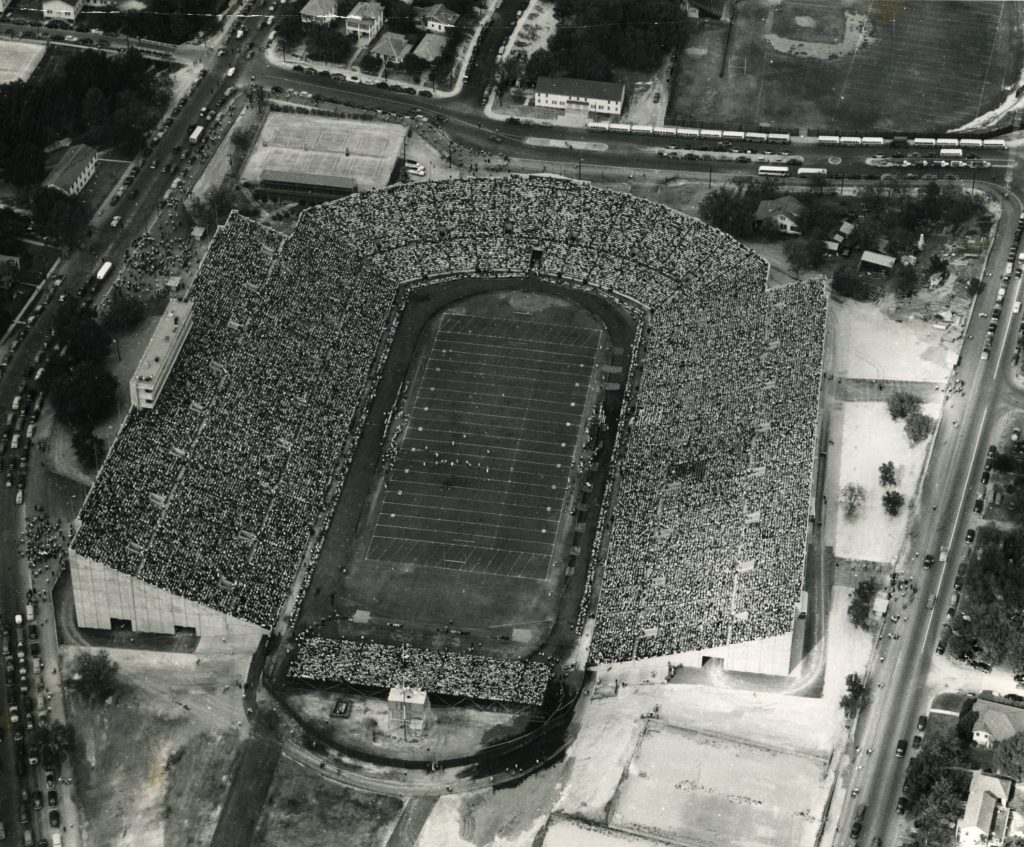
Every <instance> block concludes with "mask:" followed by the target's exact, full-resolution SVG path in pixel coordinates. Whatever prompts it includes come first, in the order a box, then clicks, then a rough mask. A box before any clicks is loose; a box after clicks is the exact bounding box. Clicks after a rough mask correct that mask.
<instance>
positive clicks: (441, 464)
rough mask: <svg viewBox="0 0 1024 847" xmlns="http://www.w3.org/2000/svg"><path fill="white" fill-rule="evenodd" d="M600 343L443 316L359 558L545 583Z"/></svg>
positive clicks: (580, 333)
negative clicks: (363, 553) (364, 554)
mask: <svg viewBox="0 0 1024 847" xmlns="http://www.w3.org/2000/svg"><path fill="white" fill-rule="evenodd" d="M600 339H601V331H600V330H598V329H588V328H577V327H571V326H570V327H567V326H561V325H557V324H555V325H553V324H549V323H543V322H537V321H531V320H529V318H528V316H524V318H523V319H516V318H512V319H508V318H489V317H480V316H476V315H457V314H456V315H445V316H443V317H442V319H441V325H440V327H439V328H438V331H437V335H436V336H435V338H434V342H433V344H432V346H431V349H430V353H429V355H428V357H427V360H426V363H425V365H424V369H423V376H422V381H421V382H420V384H419V387H418V390H417V391H416V396H415V398H414V399H413V400H412V402H411V403H410V404H409V413H410V416H409V418H408V423H407V425H406V426H405V428H404V433H405V434H404V436H403V438H402V442H401V447H400V448H399V451H398V456H397V459H396V461H395V463H394V467H393V470H392V472H391V484H390V486H389V487H388V490H387V494H386V496H385V498H384V502H383V504H382V505H381V508H380V511H379V512H378V514H377V519H376V523H375V526H374V531H373V539H372V541H371V543H370V549H369V553H368V555H367V559H369V560H370V561H379V562H387V563H389V564H398V565H401V564H411V565H412V564H415V565H428V566H430V567H435V568H448V569H451V570H457V571H477V572H483V573H495V574H503V575H507V576H516V577H525V578H528V579H545V578H546V577H547V574H548V567H549V566H550V564H551V556H552V553H553V549H554V544H555V538H556V535H557V529H558V523H559V519H560V517H561V507H562V501H563V498H564V496H565V492H566V488H567V487H568V485H569V483H570V479H571V466H572V458H573V453H574V452H575V451H576V447H577V444H576V442H577V439H578V436H579V433H580V424H581V423H582V421H583V415H584V413H585V412H586V411H587V409H586V405H587V404H586V400H587V393H588V389H589V387H590V377H591V374H592V373H593V370H594V365H595V362H596V356H597V352H598V346H599V342H600Z"/></svg>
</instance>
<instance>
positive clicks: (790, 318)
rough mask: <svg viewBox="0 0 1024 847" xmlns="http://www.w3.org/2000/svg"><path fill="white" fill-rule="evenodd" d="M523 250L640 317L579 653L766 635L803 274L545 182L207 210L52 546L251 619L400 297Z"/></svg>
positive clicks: (315, 516)
mask: <svg viewBox="0 0 1024 847" xmlns="http://www.w3.org/2000/svg"><path fill="white" fill-rule="evenodd" d="M538 257H539V263H540V264H539V270H540V271H541V273H543V274H545V275H546V276H548V277H549V278H553V279H563V280H565V281H566V282H569V281H573V282H575V283H582V284H586V285H590V286H596V287H599V288H602V289H605V290H608V291H613V290H614V291H615V292H616V294H617V295H618V296H620V297H623V298H627V299H628V300H631V301H635V302H637V303H640V304H643V305H644V306H645V307H646V308H648V309H649V310H650V317H649V320H648V329H647V332H646V335H645V341H644V345H643V350H642V351H641V352H640V360H641V362H642V364H643V371H642V379H641V382H640V384H639V388H638V389H637V391H636V392H635V393H634V394H631V395H630V396H629V397H628V400H627V406H628V412H627V413H626V414H624V415H623V423H622V425H621V426H620V432H619V444H618V445H617V447H616V456H617V462H618V465H619V468H618V470H619V472H620V473H619V474H618V476H619V477H620V479H621V482H620V483H619V484H618V486H617V488H616V492H615V498H614V499H613V500H611V501H609V502H608V503H606V504H604V506H603V508H602V510H601V514H602V522H603V539H604V542H605V543H606V544H607V547H608V556H607V560H606V561H605V562H604V575H603V582H602V589H601V592H600V597H599V599H598V607H597V626H596V630H595V634H594V640H593V643H592V654H591V655H592V658H593V659H594V660H595V661H601V662H606V661H613V660H628V659H631V658H634V657H640V656H650V655H661V654H668V653H675V652H680V651H684V650H689V649H695V648H698V647H709V646H714V645H720V644H726V643H734V642H742V641H749V640H751V639H756V638H762V637H765V636H771V635H777V634H780V633H782V632H785V631H787V630H788V629H789V628H790V627H791V625H792V617H793V609H794V603H795V602H796V600H797V597H798V595H799V591H800V587H801V574H802V566H803V547H804V532H805V521H806V516H807V505H808V503H809V497H810V483H811V461H812V440H813V436H814V426H815V421H816V411H817V389H818V377H819V369H820V363H821V348H822V339H823V331H824V326H823V324H824V307H825V298H824V295H823V292H822V290H821V288H820V287H816V286H804V285H797V286H792V287H789V288H786V289H780V290H773V291H766V287H765V283H766V274H767V267H766V265H765V263H764V262H763V260H761V259H760V258H759V257H757V256H756V255H755V254H754V253H752V252H750V251H748V250H747V249H746V248H744V247H742V246H741V245H740V244H738V243H737V242H735V241H733V240H732V239H731V238H729V237H728V236H726V235H724V234H723V233H721V232H719V231H717V230H715V229H712V228H711V227H709V226H707V225H705V224H703V223H702V222H700V221H698V220H696V219H693V218H689V217H686V216H683V215H680V214H677V213H674V212H672V211H670V210H668V209H667V208H665V207H664V206H661V205H658V204H655V203H651V202H648V201H645V200H642V199H638V198H636V197H634V196H631V195H626V194H619V193H615V192H611V191H606V190H602V189H598V188H594V187H591V186H589V185H586V184H582V183H577V182H572V181H569V180H561V179H556V178H508V179H498V180H487V179H482V180H475V179H473V180H458V181H450V182H428V183H419V184H415V185H403V186H394V187H392V188H391V189H388V190H385V191H378V192H369V193H365V194H359V195H353V196H352V197H349V198H346V199H345V200H342V201H338V202H335V203H330V204H326V205H323V206H319V207H316V208H314V209H311V210H309V211H308V212H306V213H305V214H304V215H303V217H302V219H301V221H300V223H299V225H298V228H297V230H296V232H295V233H294V235H293V236H292V237H291V238H289V239H287V240H284V239H282V238H281V237H280V236H279V235H277V234H276V233H274V232H272V231H270V230H267V229H264V228H263V227H260V226H259V225H257V224H254V223H252V222H251V221H249V220H247V219H245V218H242V217H240V216H238V215H233V216H232V218H231V219H230V220H229V222H228V224H227V225H226V226H224V227H223V228H222V229H221V230H220V231H219V233H218V234H217V236H216V238H215V240H214V243H213V245H212V247H211V250H210V252H209V255H208V256H207V258H206V260H205V262H204V265H203V267H202V269H201V271H200V273H199V275H198V277H197V280H196V283H195V286H194V290H193V294H192V297H193V299H194V300H195V303H196V308H195V311H194V325H193V329H192V332H191V334H190V336H189V338H188V340H187V342H186V344H185V347H184V349H183V351H182V354H181V357H180V358H179V361H178V363H177V364H176V366H175V368H174V370H173V372H172V374H171V377H170V379H169V381H168V383H167V385H166V387H165V389H164V392H163V395H162V396H161V398H160V400H159V402H158V404H157V406H156V409H154V410H153V411H152V412H148V413H147V412H142V413H139V412H133V413H132V414H131V416H130V417H129V418H128V420H127V422H126V424H125V426H124V428H123V430H122V432H121V434H120V436H119V438H118V441H117V443H116V444H115V446H114V448H113V450H112V452H111V455H110V457H108V459H107V462H106V463H105V465H104V467H103V469H102V472H101V473H100V475H99V478H98V480H97V483H96V485H95V486H94V488H93V491H92V493H91V494H90V496H89V498H88V501H87V503H86V505H85V507H84V508H83V511H82V515H81V517H82V527H81V529H80V531H79V532H78V535H77V537H76V538H75V540H74V543H73V548H74V549H75V550H76V551H77V552H78V553H79V554H81V555H85V556H88V557H90V558H92V559H94V560H96V561H99V562H102V563H104V564H105V565H108V566H110V567H114V568H117V569H119V570H121V571H124V572H127V573H130V574H133V575H135V576H137V577H139V578H141V579H144V580H146V581H148V582H151V583H154V584H156V585H158V586H160V587H163V588H166V589H168V590H170V591H172V592H174V593H175V594H179V595H183V596H184V597H186V598H189V599H191V600H196V601H198V602H200V603H203V604H205V605H207V606H210V607H213V608H215V609H218V610H221V611H224V612H227V613H229V614H232V615H235V616H238V617H240V618H243V619H245V620H248V621H252V622H254V623H257V624H258V625H260V626H263V627H270V626H271V625H272V624H273V622H274V621H275V619H276V617H277V615H278V612H279V610H280V607H281V604H282V602H283V600H284V598H285V596H286V595H287V593H288V590H289V588H290V586H291V584H292V582H293V580H294V578H295V575H296V571H297V569H298V568H299V566H300V564H301V563H302V561H303V557H304V556H306V557H310V556H313V557H315V555H316V553H317V552H318V544H319V543H320V541H321V538H320V537H319V536H318V533H317V528H318V527H319V526H322V525H323V523H324V521H325V520H326V519H327V518H328V517H329V515H330V512H331V508H332V504H333V501H334V499H335V497H336V495H337V493H338V491H339V490H340V484H339V483H340V481H341V480H343V478H344V473H345V469H346V468H347V466H348V462H349V460H350V456H351V450H352V447H353V445H354V443H355V438H354V436H357V435H358V433H359V431H360V428H361V424H362V420H363V417H364V416H365V411H366V402H367V399H368V397H369V396H370V395H371V394H372V390H373V382H372V379H373V376H374V373H375V371H374V368H375V366H376V365H377V364H378V363H379V361H380V354H381V352H383V351H384V350H385V349H386V347H387V342H388V340H389V338H390V333H391V332H393V329H394V326H395V320H396V311H395V305H396V302H397V301H396V295H397V294H398V292H399V291H400V290H401V288H400V286H401V285H402V284H403V283H406V284H408V283H410V282H416V283H418V282H422V281H423V280H426V279H428V278H430V277H433V276H439V275H445V274H451V273H459V272H461V273H463V274H465V273H467V272H468V273H471V274H474V275H477V276H487V275H489V274H493V275H495V276H498V275H501V276H511V275H522V274H525V273H526V272H527V271H528V270H529V269H530V267H531V264H532V265H533V266H534V267H535V268H536V267H537V262H538ZM593 565H594V563H593V562H591V567H593ZM590 582H591V578H590V577H589V576H588V585H589V584H590ZM304 584H305V585H308V572H307V580H306V581H305V583H304ZM303 590H304V589H303ZM338 643H339V642H329V641H325V640H322V639H321V640H307V641H305V642H304V650H303V653H302V657H303V658H302V660H301V665H300V666H301V667H302V668H303V669H304V673H306V672H308V673H315V669H316V668H324V669H327V670H325V673H327V672H329V673H331V674H336V673H338V672H339V671H338V670H337V669H338V668H353V667H354V665H352V664H351V662H350V661H349V658H350V656H351V655H352V654H351V650H353V649H354V648H348V647H346V648H344V650H342V648H339V647H337V644H338ZM361 649H363V650H367V649H369V645H361ZM390 649H391V648H384V647H380V650H381V651H383V652H381V654H380V655H381V656H382V657H383V656H391V653H390V652H388V651H389V650H390ZM335 654H337V655H336V656H335ZM410 655H413V654H410ZM415 655H416V656H417V657H418V658H417V659H416V661H417V662H423V663H425V664H424V671H423V678H425V679H431V678H435V677H432V676H431V673H432V672H431V671H428V670H426V668H428V667H430V668H436V667H438V665H437V662H441V659H437V658H431V656H433V654H431V651H419V652H417V653H415ZM438 655H440V654H438ZM445 655H446V656H447V659H446V661H449V662H450V661H452V659H451V654H445ZM488 661H494V660H488ZM508 661H510V662H511V664H512V665H513V666H516V667H518V666H520V665H521V664H522V663H521V662H518V661H516V660H508ZM390 662H392V659H391V658H388V659H387V660H386V661H385V660H384V659H383V658H382V659H381V667H385V668H388V667H392V664H389V663H390ZM470 666H472V667H477V665H475V664H472V663H471V665H467V666H466V667H470ZM446 667H447V666H446ZM460 667H461V666H460ZM481 667H482V666H481ZM488 668H489V669H488V671H487V676H488V678H493V679H497V680H501V679H504V678H505V677H504V676H503V675H502V673H503V672H499V671H497V670H494V669H493V668H490V666H488ZM406 670H408V669H407V668H406ZM345 673H355V671H354V670H346V671H345ZM375 673H376V672H375ZM508 673H509V674H512V675H513V676H514V669H512V668H510V669H509V670H508ZM374 679H380V680H381V681H383V677H382V676H381V674H380V673H376V676H375V677H374ZM373 684H377V683H376V682H374V683H373ZM453 684H454V683H453ZM459 685H461V683H459ZM463 689H465V690H463ZM476 690H477V694H475V695H474V694H473V693H472V687H469V688H467V687H466V686H462V688H460V690H458V691H457V692H455V691H454V689H453V693H460V694H465V695H467V696H480V697H484V696H487V697H493V698H494V699H513V698H512V697H511V696H498V695H499V694H500V692H498V691H497V690H496V687H495V685H492V684H491V683H486V684H485V681H484V680H483V679H481V680H480V682H479V685H478V687H477V689H476ZM506 694H510V692H506Z"/></svg>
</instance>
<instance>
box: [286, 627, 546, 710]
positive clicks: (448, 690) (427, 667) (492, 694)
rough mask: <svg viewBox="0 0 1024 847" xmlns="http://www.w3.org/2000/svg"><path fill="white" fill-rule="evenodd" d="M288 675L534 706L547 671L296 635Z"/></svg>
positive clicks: (464, 655)
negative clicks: (295, 651)
mask: <svg viewBox="0 0 1024 847" xmlns="http://www.w3.org/2000/svg"><path fill="white" fill-rule="evenodd" d="M289 673H290V675H291V677H292V678H293V679H304V680H309V681H311V682H325V681H327V682H340V681H344V682H348V683H351V684H352V685H365V686H369V687H373V688H391V687H393V686H395V685H404V686H408V687H410V688H418V689H420V690H422V691H430V692H432V693H435V694H445V695H448V696H452V697H471V698H474V699H482V700H502V701H505V702H509V703H521V704H523V705H528V706H539V705H540V704H541V703H542V702H543V700H544V692H545V690H546V688H547V684H548V679H549V678H550V676H551V671H550V670H549V668H548V666H547V665H546V664H544V663H543V662H531V661H523V660H509V659H494V658H490V657H487V656H474V655H470V654H467V653H451V652H448V651H444V650H424V649H421V648H418V647H412V646H410V645H408V644H406V645H403V646H401V647H397V646H394V645H392V644H377V643H374V642H372V641H343V640H336V639H328V638H319V637H309V638H300V639H299V648H298V651H297V653H296V655H295V657H294V658H293V659H292V663H291V667H290V671H289Z"/></svg>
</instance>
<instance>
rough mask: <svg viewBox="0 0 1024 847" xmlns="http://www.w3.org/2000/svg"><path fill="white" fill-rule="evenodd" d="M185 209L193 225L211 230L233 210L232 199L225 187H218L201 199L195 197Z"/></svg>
mask: <svg viewBox="0 0 1024 847" xmlns="http://www.w3.org/2000/svg"><path fill="white" fill-rule="evenodd" d="M185 208H186V211H187V212H188V214H189V217H190V218H192V222H193V223H194V224H196V225H197V226H204V227H206V228H207V229H213V228H214V227H216V226H217V225H218V224H220V223H221V222H222V221H223V220H224V219H225V218H227V216H228V213H229V212H230V211H231V209H232V208H234V199H233V198H232V196H231V191H230V190H229V189H228V187H227V186H226V185H218V186H217V187H216V188H214V189H213V190H212V191H210V192H208V193H207V194H204V195H203V196H202V197H197V198H196V199H195V200H193V201H192V202H191V203H189V204H188V205H186V207H185Z"/></svg>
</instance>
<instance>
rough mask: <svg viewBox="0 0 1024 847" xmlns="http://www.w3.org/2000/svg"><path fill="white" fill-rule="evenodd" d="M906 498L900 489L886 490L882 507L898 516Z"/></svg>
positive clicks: (887, 512)
mask: <svg viewBox="0 0 1024 847" xmlns="http://www.w3.org/2000/svg"><path fill="white" fill-rule="evenodd" d="M903 503H904V498H903V495H902V494H900V493H899V492H898V491H886V492H885V494H883V495H882V508H883V509H885V513H886V514H887V515H891V516H892V517H896V516H897V515H898V514H899V513H900V509H902V508H903Z"/></svg>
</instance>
